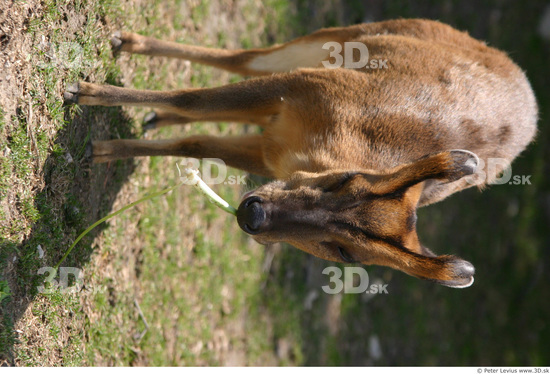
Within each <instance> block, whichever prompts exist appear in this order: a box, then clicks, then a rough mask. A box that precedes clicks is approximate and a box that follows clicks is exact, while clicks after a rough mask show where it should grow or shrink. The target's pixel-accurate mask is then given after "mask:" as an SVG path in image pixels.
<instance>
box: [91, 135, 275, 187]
mask: <svg viewBox="0 0 550 374" xmlns="http://www.w3.org/2000/svg"><path fill="white" fill-rule="evenodd" d="M139 156H182V157H193V158H219V159H222V160H223V161H224V162H225V163H226V164H227V165H228V166H231V167H234V168H237V169H241V170H244V171H247V172H249V173H252V174H256V175H261V176H266V177H272V176H273V175H272V172H271V170H270V169H269V168H268V167H267V166H266V165H265V163H264V159H263V152H262V136H261V135H243V136H235V137H215V136H208V135H197V136H190V137H188V138H184V139H175V140H172V139H170V140H142V139H116V140H106V141H97V142H93V144H92V157H93V161H94V162H95V163H101V162H108V161H114V160H119V159H124V158H131V157H139Z"/></svg>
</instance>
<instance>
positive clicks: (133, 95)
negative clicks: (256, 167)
mask: <svg viewBox="0 0 550 374" xmlns="http://www.w3.org/2000/svg"><path fill="white" fill-rule="evenodd" d="M287 93H288V90H287V81H286V80H285V78H283V77H280V76H270V77H263V78H258V79H252V80H247V81H244V82H240V83H235V84H230V85H227V86H222V87H217V88H204V89H186V90H176V91H148V90H135V89H129V88H122V87H116V86H110V85H97V84H93V83H86V82H80V83H76V84H71V85H69V86H68V87H67V89H66V92H65V95H64V97H65V101H66V102H67V103H75V104H81V105H102V106H122V105H129V106H146V107H153V108H158V109H162V110H165V111H168V112H172V113H175V114H177V115H179V116H180V117H183V118H185V120H186V121H187V122H191V121H234V122H240V123H255V124H258V125H260V126H266V125H268V124H269V123H270V121H271V120H272V118H274V117H275V116H276V115H277V114H278V113H279V112H280V108H281V105H282V100H281V98H282V97H283V96H285V95H286V94H287Z"/></svg>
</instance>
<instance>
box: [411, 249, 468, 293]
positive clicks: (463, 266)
mask: <svg viewBox="0 0 550 374" xmlns="http://www.w3.org/2000/svg"><path fill="white" fill-rule="evenodd" d="M410 257H411V258H410V259H409V262H408V267H406V268H403V269H401V270H403V271H404V272H406V273H407V274H410V275H412V276H415V277H417V278H421V279H426V280H430V281H432V282H435V283H439V284H441V285H443V286H447V287H452V288H466V287H470V286H471V285H472V284H473V283H474V274H475V268H474V266H473V265H472V264H471V263H469V262H468V261H466V260H463V259H461V258H459V257H456V256H449V255H445V256H435V257H431V256H424V255H414V254H412V256H410Z"/></svg>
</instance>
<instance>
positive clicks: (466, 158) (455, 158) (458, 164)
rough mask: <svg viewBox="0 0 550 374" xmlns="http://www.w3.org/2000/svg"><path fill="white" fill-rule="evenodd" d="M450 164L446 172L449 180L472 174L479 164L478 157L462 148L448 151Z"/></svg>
mask: <svg viewBox="0 0 550 374" xmlns="http://www.w3.org/2000/svg"><path fill="white" fill-rule="evenodd" d="M449 156H450V158H451V160H452V164H451V165H450V166H449V169H448V171H447V173H446V179H448V180H449V182H453V181H456V180H458V179H460V178H462V177H465V176H467V175H471V174H474V173H475V172H476V169H477V166H478V165H479V157H477V155H476V154H475V153H473V152H470V151H467V150H464V149H454V150H452V151H449Z"/></svg>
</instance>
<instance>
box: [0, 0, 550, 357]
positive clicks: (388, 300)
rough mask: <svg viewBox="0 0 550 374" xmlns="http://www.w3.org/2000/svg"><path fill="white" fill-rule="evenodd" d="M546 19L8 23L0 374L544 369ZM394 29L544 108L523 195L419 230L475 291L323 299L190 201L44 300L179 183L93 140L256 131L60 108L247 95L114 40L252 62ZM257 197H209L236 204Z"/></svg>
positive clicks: (288, 260)
mask: <svg viewBox="0 0 550 374" xmlns="http://www.w3.org/2000/svg"><path fill="white" fill-rule="evenodd" d="M545 9H547V8H545V4H544V2H543V1H538V2H537V1H533V2H529V4H526V3H521V4H519V3H516V2H513V1H504V2H502V1H494V2H492V1H488V2H484V3H480V2H464V1H463V2H453V1H443V2H440V1H437V2H435V1H434V2H422V4H419V3H414V2H413V3H410V2H407V4H406V5H405V4H404V3H402V2H399V1H387V2H381V1H372V2H369V3H362V2H359V1H349V2H343V1H337V0H333V1H326V2H313V1H311V2H310V1H303V0H302V1H297V2H287V1H282V0H269V1H267V2H262V1H254V0H251V1H244V0H235V1H232V0H220V1H215V0H210V1H202V2H201V1H182V0H180V1H170V2H168V1H165V2H162V1H146V0H124V1H115V0H102V1H85V0H83V1H71V0H65V1H63V0H58V1H55V0H48V1H34V0H28V1H25V2H21V1H11V0H8V1H5V2H3V3H1V4H0V66H1V68H0V69H1V70H0V153H1V154H2V157H1V158H0V240H1V242H0V364H2V365H9V366H12V365H18V366H44V365H54V366H71V365H136V366H137V365H160V366H163V365H548V364H549V360H548V355H547V352H548V350H549V343H548V342H549V341H550V339H549V337H550V336H549V335H550V334H549V326H548V319H547V316H546V314H547V313H546V312H547V310H548V308H549V307H550V305H549V304H550V297H549V296H550V295H549V290H548V284H549V281H550V279H549V277H550V276H549V272H548V266H549V265H550V256H549V252H548V247H549V245H550V240H549V239H550V238H549V235H548V233H547V229H548V226H549V225H548V223H549V221H550V180H549V178H548V175H549V172H550V170H549V168H550V166H549V165H550V163H549V162H548V161H549V160H550V155H549V153H550V151H549V150H550V146H549V145H550V144H549V143H550V139H549V136H548V128H549V127H550V123H549V122H550V118H549V117H548V115H547V113H548V109H549V108H550V95H549V94H548V90H547V87H549V86H550V77H549V75H548V66H549V63H550V57H549V56H550V42H549V41H548V39H547V36H545V35H546V34H545V33H544V30H545V27H546V29H547V28H548V27H547V26H545V24H544V19H548V18H549V17H548V16H545ZM395 17H426V18H432V19H439V20H441V21H444V22H447V23H450V24H451V25H453V26H455V27H458V28H459V29H462V30H467V31H469V32H470V34H471V35H473V36H474V37H478V38H481V39H483V40H486V41H487V42H488V43H490V44H491V45H493V46H495V47H498V48H501V49H504V50H505V51H507V52H509V53H510V55H511V57H512V58H513V59H514V60H516V61H517V62H518V63H519V65H520V66H521V67H522V68H523V69H525V70H526V73H527V76H528V77H529V78H530V80H531V82H532V84H533V87H534V90H535V93H536V95H537V99H538V102H539V105H540V107H541V120H540V122H539V134H538V136H537V140H536V142H535V143H534V144H533V145H531V146H530V147H529V148H528V149H527V151H526V152H525V153H524V154H523V155H522V156H521V157H520V158H519V159H518V160H517V161H516V162H515V163H514V166H513V173H514V175H523V176H530V177H529V178H528V179H526V180H528V181H529V183H530V184H527V183H524V184H523V185H502V186H492V187H491V188H489V189H487V190H486V191H484V192H483V193H480V192H478V191H475V190H472V191H465V192H463V193H460V194H457V195H456V196H453V197H451V198H449V199H447V200H446V201H444V202H442V203H440V204H437V205H435V206H433V207H428V208H424V209H422V210H420V211H419V233H420V236H421V238H423V241H424V242H425V243H426V244H427V245H428V246H429V247H430V248H431V249H432V250H434V252H436V253H441V254H443V253H455V254H458V255H460V256H461V257H463V258H465V259H467V260H469V261H471V262H472V263H473V264H474V265H475V266H476V270H477V273H476V283H475V284H474V285H473V286H472V287H470V288H469V289H465V290H452V289H448V288H444V287H442V286H439V285H435V284H430V283H427V282H423V281H420V280H418V279H413V278H411V277H408V276H406V275H404V274H401V273H397V272H395V271H392V270H390V269H383V268H376V267H366V269H367V270H368V274H369V277H370V280H371V282H374V283H377V284H387V285H388V286H387V291H388V293H387V294H377V295H374V294H365V293H363V294H349V293H347V294H344V293H338V294H336V295H330V294H327V293H325V292H323V290H322V288H321V286H322V285H324V284H326V283H327V280H328V277H326V276H325V275H323V274H322V271H323V269H324V268H326V267H327V266H332V265H334V264H330V263H326V262H324V261H321V260H318V259H316V258H313V257H311V256H309V255H306V254H303V253H301V252H299V251H297V250H295V249H293V248H290V247H287V246H271V247H267V248H266V247H263V246H260V245H259V244H257V243H255V242H254V241H252V240H251V239H249V238H248V237H247V236H246V235H245V234H244V233H242V232H241V231H240V230H239V229H238V226H237V224H236V222H235V221H234V219H232V218H231V216H229V215H226V214H225V213H223V212H221V211H219V210H217V209H216V208H215V207H212V206H211V205H209V204H208V203H207V202H205V201H204V199H203V198H202V197H200V196H198V195H197V194H196V193H195V192H194V191H193V190H191V189H190V188H186V187H182V188H181V189H178V190H175V191H173V192H171V193H169V194H168V195H165V196H162V197H158V198H154V199H153V200H150V201H148V202H145V203H143V204H140V205H138V206H137V207H135V208H132V210H130V211H127V212H125V213H123V214H121V215H120V216H117V217H115V218H113V219H110V220H108V221H107V223H105V224H102V225H100V226H99V227H98V228H96V229H94V230H93V231H92V232H91V233H90V234H88V235H87V236H86V237H85V238H84V239H83V241H82V242H81V243H80V244H79V245H77V246H76V247H75V249H74V251H73V252H71V254H70V255H69V256H68V257H67V258H66V259H65V261H64V262H63V264H62V265H61V266H62V267H63V268H65V270H64V271H69V272H75V271H81V272H82V274H83V285H84V287H83V288H82V289H81V290H79V291H78V292H61V291H60V290H43V289H42V291H40V289H39V287H40V286H41V285H42V279H43V278H44V276H43V275H40V274H39V272H40V269H44V268H45V267H51V266H54V265H55V264H56V263H57V262H58V261H59V260H60V259H61V257H62V256H63V254H64V253H65V252H66V250H67V249H68V247H69V246H70V245H71V244H72V242H73V241H74V240H75V239H76V237H77V236H78V235H79V234H80V233H81V232H82V231H83V230H84V229H85V228H86V227H87V226H89V225H90V224H92V223H93V222H94V221H96V220H97V219H99V218H101V217H103V216H105V215H107V214H108V213H109V212H112V211H115V210H117V209H119V208H121V207H123V206H125V205H127V204H129V203H131V202H133V201H135V200H137V199H138V198H140V197H142V196H144V195H146V194H148V193H151V192H154V191H158V190H161V189H163V188H165V187H167V186H170V185H173V184H175V183H177V181H178V177H177V169H176V167H175V164H176V162H180V161H181V160H179V159H176V158H151V159H138V160H133V161H125V162H115V163H110V164H102V165H93V164H90V163H89V161H88V160H87V158H86V157H85V150H86V144H87V142H88V140H90V139H109V138H131V137H135V138H139V137H148V138H169V137H182V136H187V135H189V134H196V133H210V134H220V135H227V134H237V133H242V132H252V131H256V130H255V129H254V128H252V127H248V126H238V125H236V124H232V123H217V124H211V123H208V124H193V125H186V126H181V127H175V128H170V129H159V130H152V131H149V132H146V133H145V132H144V131H143V130H142V128H141V121H142V119H143V117H144V115H145V114H146V113H147V111H148V110H147V109H146V108H145V109H132V108H92V107H78V106H73V107H67V106H64V105H63V90H64V88H65V87H66V85H67V84H69V83H71V82H74V81H78V80H85V81H89V82H95V83H104V82H106V83H110V84H116V85H120V86H125V87H137V88H143V89H145V88H147V89H175V88H178V87H206V86H218V85H222V84H226V83H230V82H235V81H237V80H239V79H241V78H240V77H237V76H234V75H231V74H228V73H224V72H220V71H218V70H215V69H211V68H207V67H201V66H198V65H195V64H190V63H188V62H186V61H177V60H169V59H164V58H150V57H144V56H128V55H126V54H120V55H119V56H116V57H115V56H113V55H112V52H111V49H110V44H109V37H110V35H111V34H112V33H113V32H114V31H116V30H132V31H135V32H139V33H142V34H145V35H151V36H155V37H158V38H163V39H166V40H173V41H178V42H185V43H190V44H196V45H203V46H222V47H227V48H239V47H245V48H246V47H252V46H261V45H267V44H272V43H274V42H281V41H283V40H287V39H289V38H291V37H293V36H297V35H303V34H305V33H308V32H311V31H313V30H315V29H317V28H319V27H324V26H334V25H345V24H352V23H357V22H368V21H377V20H382V19H387V18H395ZM230 172H231V173H232V175H243V174H242V173H241V172H239V171H236V170H231V171H230ZM263 182H264V181H263V180H261V179H259V178H255V177H250V178H248V182H247V185H219V186H215V188H216V190H217V192H218V193H220V194H221V195H222V196H224V197H225V198H226V199H227V200H229V201H231V202H232V203H233V204H236V203H237V202H238V200H239V196H240V195H241V194H242V193H243V192H244V191H246V190H247V189H250V188H251V187H252V186H254V185H257V184H259V183H263ZM70 279H73V278H70ZM57 280H59V278H57Z"/></svg>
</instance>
